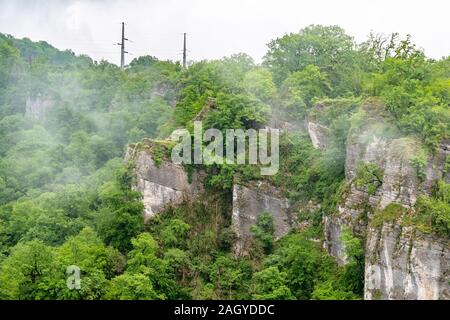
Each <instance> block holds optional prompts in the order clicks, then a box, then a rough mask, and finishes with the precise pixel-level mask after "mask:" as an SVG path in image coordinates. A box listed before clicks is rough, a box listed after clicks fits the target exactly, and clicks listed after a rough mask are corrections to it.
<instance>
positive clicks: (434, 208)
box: [0, 25, 450, 300]
mask: <svg viewBox="0 0 450 320" xmlns="http://www.w3.org/2000/svg"><path fill="white" fill-rule="evenodd" d="M369 97H378V98H379V99H381V100H382V101H383V102H384V103H385V105H386V109H387V111H388V112H389V114H390V116H391V117H392V119H393V121H394V122H395V124H396V125H397V127H398V130H400V131H401V132H404V133H407V134H411V135H414V136H417V137H418V138H419V139H420V140H421V141H422V142H423V144H424V145H425V146H426V152H429V153H433V152H434V150H436V148H437V147H438V146H439V145H440V143H441V142H442V141H443V140H445V139H448V138H449V124H450V109H449V104H450V58H449V57H444V58H442V59H441V60H438V61H436V60H432V59H428V58H427V57H426V56H425V55H424V54H423V52H422V51H421V50H419V49H417V48H416V46H415V45H414V43H413V42H412V39H411V38H410V37H407V38H405V39H400V38H399V37H398V36H397V35H396V34H393V35H392V36H390V37H382V36H377V35H370V36H369V37H368V40H367V41H366V42H364V43H361V44H357V43H355V41H354V40H353V39H352V37H350V36H348V35H347V34H346V33H345V31H344V30H343V29H342V28H340V27H338V26H320V25H312V26H309V27H306V28H304V29H302V30H300V31H299V32H298V33H294V34H288V35H285V36H282V37H280V38H278V39H275V40H273V41H271V42H270V43H269V44H268V52H267V54H266V56H265V58H264V61H263V63H262V64H261V65H259V64H256V63H255V62H254V61H253V59H252V58H251V57H249V56H248V55H246V54H242V53H241V54H236V55H232V56H230V57H225V58H223V59H221V60H213V61H199V62H195V63H193V64H192V65H191V66H190V67H189V68H188V69H186V70H184V69H183V68H182V67H181V65H180V64H179V63H178V62H172V61H160V60H158V59H157V58H155V57H151V56H145V57H139V58H136V59H135V60H133V61H132V62H131V63H130V64H129V65H128V66H127V67H126V68H125V70H121V69H120V68H119V67H117V66H116V65H113V64H111V63H109V62H107V61H93V60H92V59H90V58H89V57H87V56H76V55H75V54H74V53H73V52H70V51H59V50H57V49H55V48H54V47H52V46H51V45H50V44H48V43H45V42H38V43H36V42H32V41H30V40H28V39H15V38H13V37H11V36H8V35H3V34H0V299H41V300H43V299H361V298H362V294H363V278H362V273H363V271H364V268H363V262H361V259H363V252H362V244H361V243H360V241H359V239H357V238H355V237H354V236H353V235H352V234H348V235H346V237H345V238H346V239H345V241H346V242H347V243H348V247H349V248H350V252H349V256H350V263H349V264H347V265H346V266H344V267H341V266H338V265H337V264H336V262H335V261H334V260H333V259H332V258H331V257H330V256H329V255H327V254H326V252H325V251H324V250H323V248H322V247H321V245H320V244H319V243H318V242H316V241H313V240H314V239H320V238H321V221H322V217H323V215H326V214H330V212H332V211H333V210H335V208H336V203H337V199H338V197H339V196H340V192H342V186H343V183H342V182H343V180H344V178H345V177H344V163H345V138H346V137H347V134H348V130H349V127H350V123H349V121H350V115H351V114H352V113H353V112H354V110H355V108H356V106H357V105H358V103H359V102H360V101H361V100H363V99H365V98H369ZM331 99H333V101H334V103H335V104H336V105H337V106H338V107H336V110H334V111H333V110H332V111H331V113H330V114H329V115H328V118H327V119H325V121H326V122H327V124H328V125H329V127H330V130H331V131H332V133H333V134H332V135H331V136H332V137H333V138H332V142H331V147H330V148H329V149H328V150H327V151H326V152H322V151H320V150H316V149H314V148H313V147H312V145H311V142H310V141H309V139H308V138H307V137H306V136H304V135H302V134H296V135H293V136H284V137H282V139H281V150H280V151H281V153H282V160H281V161H282V163H281V168H280V172H279V173H278V174H277V175H276V176H274V177H272V178H271V180H272V181H271V182H273V183H274V184H275V185H277V186H279V187H280V188H282V189H283V190H286V193H287V194H288V196H289V197H290V198H291V199H296V200H304V201H309V200H314V201H316V202H318V203H320V204H321V206H320V208H319V209H317V210H316V212H314V214H311V215H308V214H306V213H305V215H306V216H305V217H304V218H305V220H307V221H308V222H309V225H310V227H309V228H308V229H307V230H293V231H292V232H291V233H289V234H288V235H287V236H285V237H283V238H282V239H281V240H279V241H274V235H273V226H271V224H273V221H271V220H270V216H262V218H261V219H259V220H258V221H257V223H256V224H255V226H254V227H253V228H252V232H253V234H254V235H255V243H254V250H253V253H252V256H249V257H243V258H235V257H233V255H232V254H231V245H232V242H233V237H234V235H233V232H232V230H231V226H230V216H229V207H227V205H226V201H225V200H226V199H228V198H229V197H230V194H231V193H230V190H231V186H232V183H233V182H232V179H233V176H234V175H235V174H236V173H238V174H239V175H240V176H241V177H243V179H253V178H256V177H258V173H257V172H255V170H254V168H252V167H248V166H242V167H230V166H227V165H222V166H212V167H210V168H207V174H208V177H207V180H206V183H207V185H208V187H209V189H211V190H212V191H214V192H215V196H213V195H211V199H210V201H209V202H210V203H199V204H192V205H186V206H181V207H179V208H171V209H168V210H167V211H166V212H164V213H163V214H161V215H159V216H158V217H156V218H155V219H154V220H152V221H151V222H149V223H147V224H144V218H143V204H142V201H141V195H140V194H139V193H138V192H135V191H133V190H132V183H133V181H132V179H133V178H132V172H131V170H130V168H128V167H127V166H126V164H124V162H123V157H124V154H125V151H126V149H127V146H128V145H129V144H132V143H136V142H139V141H141V140H142V139H143V138H155V139H156V138H160V139H162V138H166V137H167V136H168V135H169V134H170V133H171V132H172V131H173V130H174V129H177V128H180V127H186V128H188V129H191V128H192V121H193V119H194V118H195V116H196V115H197V114H198V113H199V112H200V111H201V110H202V109H203V107H204V106H205V105H207V104H208V103H209V102H211V101H213V102H214V106H215V109H214V112H211V113H208V114H207V115H206V116H205V118H204V125H205V127H206V128H208V127H210V128H212V127H214V128H217V129H219V130H225V129H227V128H235V129H237V128H241V129H247V128H257V127H261V126H264V125H266V124H267V123H268V122H270V121H272V120H273V118H274V117H276V118H277V119H278V120H283V121H292V122H295V121H301V120H302V119H304V118H305V117H306V116H308V115H310V114H311V112H314V110H313V109H314V106H315V105H316V104H317V103H318V102H322V103H326V101H330V100H331ZM333 112H334V113H333ZM420 161H421V159H418V162H419V165H420ZM439 190H440V191H439V193H438V195H437V196H436V197H434V198H431V197H430V198H429V199H428V198H427V199H422V200H421V202H420V210H422V211H423V212H424V215H427V214H430V212H433V213H434V212H436V216H435V217H434V218H433V219H434V220H433V227H436V228H437V230H438V232H439V233H440V234H443V235H445V236H449V234H450V233H449V230H450V204H449V199H450V196H449V195H448V193H449V190H450V189H449V187H448V185H446V184H445V183H444V184H443V185H442V186H441V188H440V189H439ZM214 208H215V209H214ZM361 263H362V264H361ZM70 265H76V266H79V267H80V269H81V271H82V281H83V286H82V289H81V290H70V289H68V288H67V286H66V279H67V276H66V268H67V266H70Z"/></svg>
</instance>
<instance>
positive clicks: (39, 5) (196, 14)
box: [0, 0, 450, 63]
mask: <svg viewBox="0 0 450 320" xmlns="http://www.w3.org/2000/svg"><path fill="white" fill-rule="evenodd" d="M449 12H450V4H449V2H448V1H445V0H442V1H439V0H428V1H416V0H410V1H392V0H389V1H388V0H380V1H358V0H342V1H334V0H315V1H294V0H278V1H266V0H263V1H261V0H259V1H257V0H228V1H211V0H187V1H174V0H152V1H144V0H127V1H126V0H95V1H94V0H91V1H89V0H78V1H75V0H69V1H57V0H49V1H48V0H47V1H43V0H42V1H39V0H15V1H10V0H0V32H2V33H9V34H12V35H14V36H15V37H29V38H31V39H32V40H45V41H47V42H49V43H51V44H53V45H54V46H56V47H57V48H59V49H66V48H70V49H72V50H73V51H75V52H76V53H78V54H80V53H85V54H88V55H90V56H91V57H93V58H94V59H96V60H99V59H102V58H104V59H107V60H109V61H111V62H113V63H119V61H120V55H119V47H118V46H114V45H113V44H114V43H117V42H119V40H120V28H121V26H120V22H121V21H125V22H126V23H127V30H126V36H127V38H129V39H130V40H132V42H130V43H128V44H127V50H128V51H129V52H130V53H132V55H129V56H128V57H127V61H128V62H129V61H130V60H131V59H133V58H134V57H136V56H140V55H145V54H151V55H154V56H157V57H158V58H161V59H172V60H180V59H181V49H182V38H183V33H184V32H187V33H188V49H189V52H188V58H189V59H190V60H200V59H212V58H221V57H223V56H226V55H230V54H232V53H237V52H246V53H248V54H250V55H251V56H252V57H253V58H254V59H255V60H256V61H260V60H261V58H262V57H263V55H264V54H265V52H266V46H265V45H266V44H267V43H268V42H269V41H270V40H271V39H274V38H276V37H279V36H282V35H283V34H284V33H289V32H297V31H298V30H300V29H301V28H303V27H305V26H307V25H309V24H325V25H330V24H338V25H340V26H341V27H343V28H344V29H345V30H346V31H347V33H348V34H350V35H352V36H354V37H355V39H356V40H357V41H363V40H364V39H365V37H366V36H367V35H368V34H369V32H370V31H371V30H373V31H375V32H377V33H386V34H387V33H390V32H399V33H401V34H403V35H404V34H406V33H410V34H411V35H412V36H413V40H414V42H415V43H417V44H418V45H419V46H421V47H423V48H425V49H426V54H427V55H428V56H430V57H433V58H440V57H442V56H446V55H448V53H449V52H450V41H448V31H449V30H450V14H449Z"/></svg>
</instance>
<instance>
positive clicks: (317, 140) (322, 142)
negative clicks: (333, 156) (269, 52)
mask: <svg viewBox="0 0 450 320" xmlns="http://www.w3.org/2000/svg"><path fill="white" fill-rule="evenodd" d="M328 131H329V130H328V128H327V127H325V126H323V125H321V124H319V123H315V122H312V121H310V122H308V134H309V137H310V138H311V143H312V145H313V146H314V148H316V149H326V148H327V140H328Z"/></svg>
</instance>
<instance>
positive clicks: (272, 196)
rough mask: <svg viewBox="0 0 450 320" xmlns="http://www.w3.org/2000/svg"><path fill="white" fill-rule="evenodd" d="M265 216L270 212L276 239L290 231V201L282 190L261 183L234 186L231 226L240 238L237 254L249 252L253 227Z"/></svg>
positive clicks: (237, 244)
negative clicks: (259, 217) (264, 214)
mask: <svg viewBox="0 0 450 320" xmlns="http://www.w3.org/2000/svg"><path fill="white" fill-rule="evenodd" d="M263 213H269V214H271V215H272V217H273V220H274V227H275V239H279V238H281V237H282V236H284V235H286V234H287V233H288V232H289V230H290V229H291V227H292V219H291V217H290V214H289V201H288V200H287V199H286V198H284V197H283V196H282V195H281V194H280V192H279V190H277V189H276V188H274V187H273V186H271V185H270V184H268V183H267V182H262V181H258V182H253V183H251V184H248V185H246V186H242V185H235V186H234V188H233V215H232V225H233V229H234V231H235V233H236V235H237V239H238V240H237V241H236V243H235V247H234V252H235V254H236V255H243V254H245V253H246V250H247V249H248V245H249V243H250V241H251V238H252V235H251V232H250V227H251V226H252V225H254V224H255V223H256V221H257V219H258V216H259V215H261V214H263Z"/></svg>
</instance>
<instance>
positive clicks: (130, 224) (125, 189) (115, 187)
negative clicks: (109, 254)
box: [97, 168, 144, 252]
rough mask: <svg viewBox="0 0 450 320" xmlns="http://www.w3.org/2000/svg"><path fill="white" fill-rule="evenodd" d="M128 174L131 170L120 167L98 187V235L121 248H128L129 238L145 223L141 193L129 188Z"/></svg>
mask: <svg viewBox="0 0 450 320" xmlns="http://www.w3.org/2000/svg"><path fill="white" fill-rule="evenodd" d="M131 177H132V174H131V172H130V170H129V169H127V168H123V169H121V170H120V171H119V172H118V173H117V176H116V179H115V180H113V181H110V182H108V183H105V184H104V185H103V186H102V187H101V188H100V190H99V202H100V206H99V215H98V217H97V228H98V232H99V235H100V236H101V237H102V238H103V240H104V241H105V242H106V243H107V244H110V245H112V246H114V247H115V248H118V249H119V250H120V251H122V252H125V251H127V250H128V249H129V248H130V246H131V243H130V240H131V239H132V238H133V237H135V236H137V235H138V234H139V233H140V232H141V231H142V230H143V226H144V217H143V210H144V205H143V204H142V202H141V194H140V193H139V192H136V191H133V190H131Z"/></svg>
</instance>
